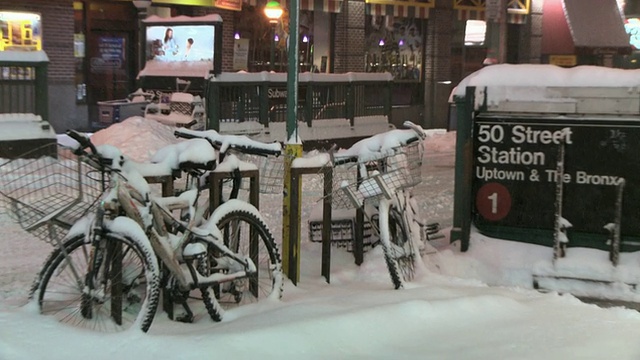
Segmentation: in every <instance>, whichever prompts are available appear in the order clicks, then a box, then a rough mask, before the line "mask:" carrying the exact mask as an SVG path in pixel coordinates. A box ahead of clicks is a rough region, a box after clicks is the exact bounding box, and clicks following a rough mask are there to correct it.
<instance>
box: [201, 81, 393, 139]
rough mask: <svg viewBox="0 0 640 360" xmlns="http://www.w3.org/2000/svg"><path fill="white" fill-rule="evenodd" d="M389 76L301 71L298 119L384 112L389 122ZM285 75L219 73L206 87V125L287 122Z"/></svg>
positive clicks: (310, 122)
mask: <svg viewBox="0 0 640 360" xmlns="http://www.w3.org/2000/svg"><path fill="white" fill-rule="evenodd" d="M392 84H393V79H392V77H391V75H390V74H386V73H383V74H371V73H346V74H313V73H304V74H300V76H299V82H298V111H297V113H298V114H297V120H298V121H300V122H305V123H306V124H307V126H308V127H312V126H313V122H314V121H318V120H323V119H347V120H349V122H350V124H351V126H354V121H355V120H354V119H355V118H358V117H367V116H376V115H379V116H385V117H387V119H388V122H390V121H391V86H392ZM287 96H288V94H287V75H286V74H284V73H268V72H260V73H222V74H220V75H218V76H216V77H214V78H212V79H211V81H209V82H208V83H207V84H206V85H205V97H206V107H207V116H208V126H207V127H208V128H209V129H214V130H220V123H221V122H247V121H254V122H258V123H260V124H262V125H263V126H264V127H269V123H274V122H286V118H287Z"/></svg>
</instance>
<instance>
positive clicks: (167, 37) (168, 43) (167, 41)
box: [162, 28, 178, 56]
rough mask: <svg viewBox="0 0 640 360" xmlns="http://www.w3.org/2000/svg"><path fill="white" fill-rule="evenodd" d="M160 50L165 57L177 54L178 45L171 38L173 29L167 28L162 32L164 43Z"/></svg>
mask: <svg viewBox="0 0 640 360" xmlns="http://www.w3.org/2000/svg"><path fill="white" fill-rule="evenodd" d="M162 48H163V50H164V52H165V54H166V55H169V56H171V55H174V56H175V55H177V54H178V44H177V43H176V40H175V39H174V38H173V29H172V28H167V30H166V31H165V32H164V41H163V45H162Z"/></svg>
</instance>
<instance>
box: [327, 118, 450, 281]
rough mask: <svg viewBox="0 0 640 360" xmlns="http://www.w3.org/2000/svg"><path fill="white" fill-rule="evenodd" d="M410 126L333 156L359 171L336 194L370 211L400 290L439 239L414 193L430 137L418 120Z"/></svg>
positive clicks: (339, 163) (335, 162)
mask: <svg viewBox="0 0 640 360" xmlns="http://www.w3.org/2000/svg"><path fill="white" fill-rule="evenodd" d="M404 125H405V127H407V128H408V129H394V130H391V131H388V132H385V133H381V134H377V135H374V136H372V137H369V138H366V139H363V140H361V141H359V142H357V143H355V144H354V145H353V146H351V147H350V148H349V149H346V150H340V151H338V152H335V153H334V154H333V166H334V168H335V167H339V166H343V165H345V164H349V163H353V164H356V165H357V168H358V169H357V174H358V176H357V181H351V182H348V181H345V182H343V183H342V184H338V188H337V189H335V190H334V193H333V196H334V197H337V198H338V199H337V202H341V201H343V200H341V199H340V198H341V197H343V198H346V199H348V201H349V203H350V204H351V205H352V206H353V207H355V208H363V209H365V210H364V215H365V216H366V217H367V218H368V221H369V223H370V224H371V228H372V229H373V231H374V232H375V234H376V235H377V236H378V238H379V240H380V244H381V245H382V249H383V253H384V259H385V262H386V264H387V268H388V270H389V275H390V276H391V281H392V282H393V285H394V287H395V288H396V289H399V288H402V287H403V284H404V282H406V281H411V280H412V279H413V277H414V275H415V273H416V268H417V267H418V266H420V264H421V261H422V256H421V254H422V253H424V252H425V251H426V250H427V249H429V248H430V249H433V247H432V246H431V245H430V244H429V242H428V240H430V239H432V238H437V237H438V235H439V234H438V231H439V225H438V224H436V223H432V224H427V223H426V222H425V221H423V220H422V219H420V218H419V217H418V216H417V209H418V206H417V204H416V200H415V198H414V197H413V194H412V193H411V187H413V186H415V185H417V184H418V183H420V181H421V176H420V171H421V168H422V156H423V152H424V150H423V140H424V139H425V138H426V133H425V131H424V130H423V129H422V128H421V127H420V126H418V125H416V124H414V123H412V122H409V121H407V122H405V123H404ZM334 202H335V201H334ZM367 207H368V208H373V209H375V211H371V210H367V209H366V208H367Z"/></svg>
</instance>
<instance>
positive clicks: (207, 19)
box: [142, 14, 222, 24]
mask: <svg viewBox="0 0 640 360" xmlns="http://www.w3.org/2000/svg"><path fill="white" fill-rule="evenodd" d="M142 22H144V23H145V24H172V23H194V22H201V23H211V22H222V16H220V15H218V14H209V15H204V16H184V15H181V16H174V17H160V16H157V15H151V16H149V17H147V18H146V19H144V20H142Z"/></svg>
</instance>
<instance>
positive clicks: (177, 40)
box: [147, 24, 215, 62]
mask: <svg viewBox="0 0 640 360" xmlns="http://www.w3.org/2000/svg"><path fill="white" fill-rule="evenodd" d="M214 35H215V27H214V26H213V25H180V24H171V25H153V26H148V27H147V60H157V61H165V62H173V61H210V62H213V45H214Z"/></svg>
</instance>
